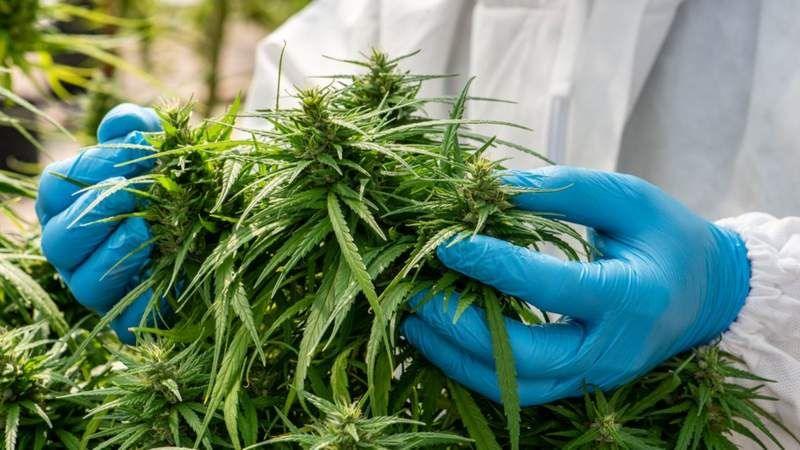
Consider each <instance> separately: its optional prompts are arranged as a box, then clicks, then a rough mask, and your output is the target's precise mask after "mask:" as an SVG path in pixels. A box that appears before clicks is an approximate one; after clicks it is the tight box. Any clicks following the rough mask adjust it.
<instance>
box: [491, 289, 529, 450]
mask: <svg viewBox="0 0 800 450" xmlns="http://www.w3.org/2000/svg"><path fill="white" fill-rule="evenodd" d="M484 303H485V306H486V321H487V325H488V326H489V331H490V333H491V335H492V347H493V349H494V359H495V365H496V367H497V381H498V383H499V385H500V399H501V400H502V402H503V409H504V411H505V415H506V419H507V421H508V432H509V434H510V435H511V448H512V449H518V448H519V435H520V406H519V391H518V390H517V389H518V388H517V370H516V366H515V365H514V354H513V353H512V351H511V344H510V342H509V340H508V331H507V330H506V325H505V321H504V318H503V313H502V312H501V309H500V301H499V300H498V298H497V296H496V295H495V294H494V291H493V290H492V289H491V288H485V289H484Z"/></svg>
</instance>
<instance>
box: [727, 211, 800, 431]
mask: <svg viewBox="0 0 800 450" xmlns="http://www.w3.org/2000/svg"><path fill="white" fill-rule="evenodd" d="M717 225H718V226H720V227H724V228H728V229H730V230H733V231H736V232H737V233H739V235H740V236H741V237H742V239H743V240H744V242H745V245H746V247H747V257H748V259H749V260H750V264H751V268H752V270H751V276H750V293H749V294H748V296H747V299H746V301H745V305H744V306H743V307H742V309H741V311H740V312H739V315H738V317H737V318H736V320H735V321H734V322H733V323H732V324H731V325H730V328H729V329H728V331H727V332H725V333H723V335H722V341H721V342H720V347H721V348H722V349H723V350H725V351H727V352H728V353H731V354H733V355H736V356H737V357H739V358H740V359H741V360H742V361H743V362H744V364H745V365H746V366H747V369H748V370H749V371H750V372H753V373H755V374H757V375H759V376H762V377H764V378H767V379H770V380H775V381H776V383H768V384H767V386H766V389H768V390H769V391H771V392H770V394H774V395H773V396H774V397H777V398H779V399H781V401H780V402H761V403H759V404H760V405H761V406H762V407H764V408H765V409H766V410H767V411H769V412H770V413H775V414H777V415H778V416H779V417H780V419H781V421H782V422H783V423H784V424H785V425H787V426H788V427H789V428H796V427H800V346H799V345H798V342H800V327H798V323H799V322H800V218H797V217H793V218H785V219H776V218H774V217H772V216H770V215H768V214H762V213H749V214H745V215H742V216H739V217H734V218H730V219H724V220H721V221H719V222H717Z"/></svg>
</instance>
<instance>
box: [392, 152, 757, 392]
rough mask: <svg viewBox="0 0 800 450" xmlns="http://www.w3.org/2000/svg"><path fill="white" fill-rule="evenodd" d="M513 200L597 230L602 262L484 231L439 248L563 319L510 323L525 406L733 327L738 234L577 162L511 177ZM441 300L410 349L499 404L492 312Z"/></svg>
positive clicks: (739, 294)
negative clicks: (488, 316)
mask: <svg viewBox="0 0 800 450" xmlns="http://www.w3.org/2000/svg"><path fill="white" fill-rule="evenodd" d="M505 181H506V182H507V183H510V184H512V185H515V186H520V187H533V188H539V189H545V190H549V191H547V192H535V193H523V194H520V195H518V196H517V197H516V198H515V202H516V205H517V207H519V208H522V209H526V210H531V211H541V212H551V213H556V214H560V215H561V216H563V218H564V219H565V220H567V221H570V222H573V223H580V224H584V225H587V226H589V227H591V228H592V229H593V231H594V233H593V241H594V242H593V244H594V245H595V247H596V248H597V249H598V250H599V252H600V254H601V257H600V259H597V260H595V261H592V262H564V261H561V260H559V259H557V258H554V257H551V256H548V255H545V254H541V253H538V252H535V251H533V250H529V249H526V248H521V247H516V246H514V245H512V244H510V243H508V242H505V241H501V240H498V239H494V238H492V237H488V236H480V235H479V236H476V237H474V238H472V239H465V240H462V241H460V242H458V243H455V244H453V245H451V246H447V245H444V246H441V247H439V249H438V256H439V259H440V260H441V261H442V262H443V263H444V264H445V265H447V266H448V267H450V268H451V269H453V270H457V271H459V272H461V273H463V274H465V275H467V276H470V277H473V278H475V279H477V280H479V281H481V282H483V283H486V284H488V285H491V286H494V287H495V288H497V289H499V290H500V291H503V292H505V293H507V294H510V295H513V296H516V297H517V298H520V299H522V300H524V301H526V302H529V303H531V304H533V305H536V306H537V307H539V308H541V309H543V310H545V311H552V312H556V313H560V314H565V315H566V317H565V318H564V319H562V320H561V321H559V322H556V323H552V324H544V325H534V326H528V325H524V324H522V323H520V322H518V321H515V320H511V319H506V327H507V330H508V335H509V338H510V341H511V347H512V350H513V354H514V357H515V362H516V369H517V377H518V386H519V396H520V401H521V403H522V404H523V405H534V404H541V403H546V402H550V401H553V400H556V399H560V398H563V397H572V396H578V395H581V394H582V392H583V390H584V387H585V386H587V385H588V386H589V387H590V388H591V387H592V386H594V387H599V388H600V389H610V388H613V387H616V386H619V385H621V384H623V383H625V382H627V381H630V380H632V379H634V378H636V377H637V376H639V375H642V374H644V373H646V372H647V371H649V370H650V369H652V368H654V367H655V366H656V365H658V364H659V363H661V362H662V361H664V360H665V359H667V358H669V357H670V356H673V355H675V354H677V353H679V352H681V351H683V350H687V349H689V348H691V347H694V346H696V345H699V344H704V343H707V342H709V341H710V340H712V339H713V338H715V337H716V336H718V335H719V334H720V333H721V332H723V331H725V330H726V329H727V328H728V326H729V325H730V323H731V322H732V321H733V320H734V319H735V318H736V316H737V314H738V312H739V310H740V309H741V307H742V305H743V304H744V300H745V297H746V296H747V293H748V292H749V280H750V264H749V261H748V259H747V254H746V248H745V246H744V243H743V242H742V240H741V238H740V237H739V236H738V235H737V234H736V233H734V232H732V231H729V230H725V229H722V228H719V227H717V226H715V225H714V224H712V223H709V222H707V221H706V220H703V219H702V218H700V217H698V216H697V215H695V214H694V213H692V212H691V211H689V210H688V209H687V208H686V207H685V206H683V205H681V204H680V203H679V202H677V201H675V200H674V199H672V198H671V197H669V196H668V195H667V194H665V193H664V192H662V191H661V190H660V189H658V188H657V187H655V186H653V185H651V184H649V183H647V182H645V181H643V180H641V179H639V178H636V177H632V176H629V175H622V174H616V173H606V172H595V171H590V170H585V169H577V168H570V167H548V168H545V169H541V170H537V171H532V172H512V173H509V174H508V175H507V176H506V177H505ZM457 304H458V301H456V300H454V299H450V300H449V301H448V302H445V301H444V300H443V299H442V297H441V296H438V297H434V298H433V299H432V300H430V301H428V302H426V303H424V304H423V305H421V306H420V307H419V310H418V311H417V314H416V315H413V316H410V317H409V318H408V319H407V320H406V321H405V322H404V324H403V328H402V330H403V334H404V335H405V336H406V338H407V339H408V341H409V342H411V344H413V345H415V346H416V347H418V348H419V350H420V351H421V352H422V353H423V354H424V355H425V357H426V358H428V359H429V360H430V361H431V362H433V363H434V364H435V365H437V366H439V368H441V369H442V370H443V371H444V372H445V373H446V374H447V375H448V376H450V377H452V378H454V379H455V380H457V381H458V382H460V383H461V384H463V385H465V386H467V387H468V388H471V389H473V390H475V391H478V392H479V393H481V394H483V395H485V396H487V397H489V398H491V399H493V400H495V401H499V399H500V392H499V388H498V384H497V377H496V374H495V370H494V359H493V356H492V341H491V335H490V334H489V330H488V328H487V326H486V321H485V317H484V312H483V311H482V310H481V309H479V308H477V307H470V308H469V309H468V310H467V311H466V312H465V313H464V314H463V315H462V316H461V317H460V318H459V320H458V321H457V322H455V323H453V317H454V314H455V310H456V306H457Z"/></svg>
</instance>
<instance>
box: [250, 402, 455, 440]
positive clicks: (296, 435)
mask: <svg viewBox="0 0 800 450" xmlns="http://www.w3.org/2000/svg"><path fill="white" fill-rule="evenodd" d="M305 398H306V399H307V400H308V401H309V402H311V403H312V404H313V405H314V406H315V407H316V408H317V409H319V411H320V413H322V414H323V416H324V417H323V418H321V419H319V418H314V419H312V421H311V423H308V424H306V425H304V426H303V427H302V428H297V427H296V426H294V425H293V424H291V423H290V422H288V419H284V420H285V421H286V426H287V428H289V429H290V430H291V432H290V433H287V434H285V435H281V436H278V437H275V438H272V439H270V440H268V441H266V442H264V443H262V444H258V445H256V446H252V447H248V448H255V447H259V446H261V445H266V444H278V443H283V442H294V443H297V444H299V445H300V446H301V447H303V448H333V449H339V450H349V449H357V448H364V449H413V448H422V447H432V446H436V447H442V446H448V445H457V444H466V443H468V442H469V440H468V439H465V438H463V437H459V436H457V435H453V434H450V433H432V432H411V433H393V432H392V429H393V428H396V427H397V426H404V425H405V426H407V425H424V424H423V423H421V422H416V421H413V420H409V419H402V418H399V417H391V416H390V417H386V416H379V417H371V418H366V417H364V415H363V412H362V410H361V404H360V402H355V403H350V404H347V403H342V402H336V403H333V402H330V401H328V400H325V399H324V398H320V397H316V396H314V395H311V394H305Z"/></svg>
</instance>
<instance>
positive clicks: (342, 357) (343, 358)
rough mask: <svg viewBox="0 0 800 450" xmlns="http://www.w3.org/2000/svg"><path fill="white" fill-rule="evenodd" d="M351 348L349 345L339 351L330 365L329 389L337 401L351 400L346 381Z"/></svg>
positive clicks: (348, 401) (345, 401) (346, 401)
mask: <svg viewBox="0 0 800 450" xmlns="http://www.w3.org/2000/svg"><path fill="white" fill-rule="evenodd" d="M352 350H353V348H352V347H349V348H348V349H347V350H345V351H343V352H342V353H340V354H339V356H337V357H336V360H335V361H334V362H333V366H332V367H331V390H332V392H333V400H334V401H337V402H343V403H350V402H351V401H352V400H351V399H350V391H349V383H348V381H347V364H348V360H349V358H350V352H351V351H352Z"/></svg>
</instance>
